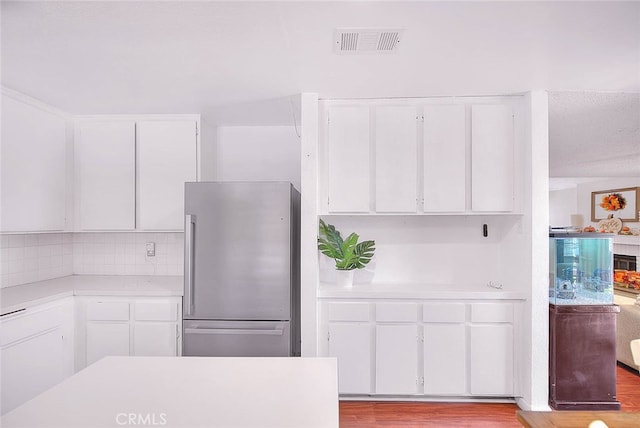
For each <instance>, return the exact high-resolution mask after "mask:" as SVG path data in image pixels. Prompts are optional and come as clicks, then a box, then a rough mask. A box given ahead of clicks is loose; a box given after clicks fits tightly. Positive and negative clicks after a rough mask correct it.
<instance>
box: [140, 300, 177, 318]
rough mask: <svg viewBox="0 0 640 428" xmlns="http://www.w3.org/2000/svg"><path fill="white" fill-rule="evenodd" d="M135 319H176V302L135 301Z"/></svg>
mask: <svg viewBox="0 0 640 428" xmlns="http://www.w3.org/2000/svg"><path fill="white" fill-rule="evenodd" d="M135 318H136V321H177V320H178V304H177V303H176V302H136V304H135Z"/></svg>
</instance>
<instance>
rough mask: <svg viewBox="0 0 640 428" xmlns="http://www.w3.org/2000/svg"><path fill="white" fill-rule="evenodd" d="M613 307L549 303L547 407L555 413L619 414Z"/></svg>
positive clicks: (615, 308) (616, 308)
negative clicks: (557, 411) (611, 412)
mask: <svg viewBox="0 0 640 428" xmlns="http://www.w3.org/2000/svg"><path fill="white" fill-rule="evenodd" d="M618 312H620V308H619V307H618V306H617V305H582V306H574V305H566V306H564V305H561V306H559V305H549V404H550V405H551V407H553V408H554V409H557V410H570V409H574V410H619V409H620V403H619V402H618V401H617V399H616V316H617V314H618Z"/></svg>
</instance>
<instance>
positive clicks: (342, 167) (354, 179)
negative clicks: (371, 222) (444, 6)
mask: <svg viewBox="0 0 640 428" xmlns="http://www.w3.org/2000/svg"><path fill="white" fill-rule="evenodd" d="M328 133H329V135H328V138H329V168H328V174H329V211H330V212H369V184H370V179H369V174H370V171H369V107H366V106H365V107H360V106H349V107H332V108H331V109H330V110H329V129H328Z"/></svg>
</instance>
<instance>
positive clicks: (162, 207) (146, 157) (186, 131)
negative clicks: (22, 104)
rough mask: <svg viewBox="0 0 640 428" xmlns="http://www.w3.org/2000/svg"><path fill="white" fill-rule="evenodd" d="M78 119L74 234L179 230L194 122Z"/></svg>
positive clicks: (192, 163) (190, 175)
mask: <svg viewBox="0 0 640 428" xmlns="http://www.w3.org/2000/svg"><path fill="white" fill-rule="evenodd" d="M141 119H142V118H136V117H130V118H129V117H125V118H122V117H114V118H109V117H105V118H80V119H79V120H78V124H77V129H76V142H75V163H76V177H75V182H76V207H77V211H76V213H77V219H78V220H77V222H76V229H78V230H135V229H138V230H181V229H182V228H183V219H182V218H183V212H184V183H185V181H196V163H197V119H196V118H195V116H194V117H193V118H191V117H188V118H184V119H182V118H177V119H176V118H171V117H168V118H166V119H165V118H162V117H160V118H153V120H151V119H150V120H141Z"/></svg>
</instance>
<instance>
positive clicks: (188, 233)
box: [183, 214, 196, 315]
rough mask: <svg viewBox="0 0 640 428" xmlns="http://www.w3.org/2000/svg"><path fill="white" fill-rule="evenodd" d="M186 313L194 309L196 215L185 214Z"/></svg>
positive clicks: (184, 304)
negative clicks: (194, 233)
mask: <svg viewBox="0 0 640 428" xmlns="http://www.w3.org/2000/svg"><path fill="white" fill-rule="evenodd" d="M184 217H185V218H184V303H183V306H184V314H185V315H191V311H192V309H193V251H194V248H193V232H194V229H195V227H196V216H194V215H191V214H187V215H185V216H184Z"/></svg>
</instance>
